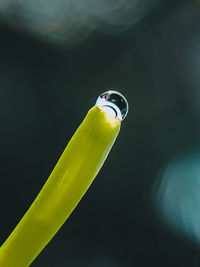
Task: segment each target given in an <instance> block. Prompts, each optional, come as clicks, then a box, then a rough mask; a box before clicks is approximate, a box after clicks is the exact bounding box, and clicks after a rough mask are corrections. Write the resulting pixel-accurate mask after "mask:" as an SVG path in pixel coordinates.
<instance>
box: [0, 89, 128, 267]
mask: <svg viewBox="0 0 200 267" xmlns="http://www.w3.org/2000/svg"><path fill="white" fill-rule="evenodd" d="M126 112H127V102H126V100H125V98H124V97H123V96H122V95H121V94H119V93H118V92H116V91H108V92H106V93H104V94H102V95H101V96H100V97H99V98H98V100H97V104H96V106H94V107H93V108H92V109H91V110H89V112H88V114H87V116H86V117H85V119H84V121H83V122H82V124H81V125H80V126H79V128H78V129H77V131H76V132H75V134H74V136H73V137H72V139H71V140H70V142H69V143H68V145H67V147H66V149H65V150H64V152H63V154H62V155H61V157H60V159H59V161H58V163H57V165H56V166H55V168H54V170H53V171H52V173H51V175H50V177H49V178H48V180H47V182H46V183H45V185H44V186H43V188H42V190H41V191H40V193H39V195H38V196H37V198H36V199H35V201H34V202H33V204H32V205H31V207H30V208H29V210H28V211H27V212H26V214H25V215H24V217H23V218H22V219H21V221H20V222H19V224H18V225H17V227H16V228H15V229H14V231H13V232H12V233H11V235H10V236H9V237H8V239H7V240H6V241H5V243H4V244H3V245H2V246H1V248H0V266H1V267H26V266H29V265H30V264H31V263H32V262H33V260H34V259H35V258H36V257H37V256H38V254H39V253H40V252H41V250H42V249H43V248H44V247H45V246H46V245H47V243H48V242H49V241H50V240H51V239H52V237H53V236H54V235H55V234H56V232H57V231H58V230H59V228H60V227H61V226H62V225H63V223H64V222H65V221H66V219H67V218H68V217H69V215H70V214H71V212H72V211H73V209H74V208H75V207H76V205H77V204H78V202H79V201H80V199H81V198H82V196H83V195H84V193H85V192H86V190H87V189H88V187H89V186H90V184H91V183H92V181H93V179H94V178H95V176H96V175H97V173H98V172H99V170H100V168H101V166H102V164H103V163H104V161H105V159H106V157H107V155H108V153H109V151H110V149H111V147H112V145H113V143H114V141H115V139H116V137H117V135H118V133H119V130H120V124H121V120H122V119H123V116H125V115H126V114H125V113H126Z"/></svg>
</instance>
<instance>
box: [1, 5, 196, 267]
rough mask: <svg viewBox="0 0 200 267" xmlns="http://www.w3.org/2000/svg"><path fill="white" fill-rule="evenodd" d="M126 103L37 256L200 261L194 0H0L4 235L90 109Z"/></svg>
mask: <svg viewBox="0 0 200 267" xmlns="http://www.w3.org/2000/svg"><path fill="white" fill-rule="evenodd" d="M108 89H117V90H119V91H120V92H122V93H123V94H124V95H125V96H126V97H127V99H128V102H129V106H130V111H129V114H128V116H127V118H126V119H125V121H124V122H123V123H122V128H121V132H120V135H119V137H118V139H117V142H116V144H115V146H114V147H113V149H112V151H111V154H110V155H109V158H108V159H107V161H106V163H105V165H104V166H103V168H102V170H101V172H100V173H99V174H98V176H97V178H96V179H95V181H94V183H93V184H92V186H91V187H90V189H89V190H88V192H87V194H86V195H85V196H84V198H83V199H82V200H81V202H80V204H79V205H78V207H77V208H76V209H75V211H74V212H73V213H72V215H71V216H70V218H69V219H68V221H67V222H66V223H65V225H64V226H63V227H62V229H61V230H60V231H59V232H58V234H57V235H56V236H55V237H54V239H53V240H52V241H51V242H50V244H49V245H48V246H47V247H46V248H45V249H44V251H43V252H42V253H41V254H40V256H39V257H38V258H37V259H36V260H35V261H34V263H33V264H32V266H35V267H37V266H38V267H44V266H49V267H62V266H70V267H129V266H133V267H146V266H149V267H150V266H152V267H157V266H158V267H160V266H163V267H169V266H170V267H197V266H200V251H199V242H200V124H199V121H200V104H199V102H200V1H199V0H190V1H189V0H188V1H187V0H185V1H184V0H179V1H178V0H163V1H161V0H160V1H159V0H157V1H156V0H140V1H139V0H138V1H136V0H123V1H122V0H117V1H113V0H110V1H105V0H102V1H97V0H96V1H91V0H84V1H83V0H82V1H80V0H79V1H72V0H66V1H64V0H59V1H47V0H40V1H27V0H26V1H23V0H21V1H19V0H18V1H14V0H13V1H12V0H2V1H0V116H1V120H0V147H1V153H0V160H1V168H0V172H1V175H0V176H1V194H0V203H1V220H0V229H1V235H0V241H1V243H3V242H4V240H5V239H6V238H7V236H8V235H9V234H10V232H11V231H12V229H13V228H14V227H15V226H16V224H17V223H18V221H19V220H20V218H21V217H22V216H23V214H24V213H25V211H26V210H27V209H28V207H29V206H30V204H31V203H32V201H33V200H34V198H35V197H36V195H37V194H38V192H39V191H40V189H41V187H42V186H43V184H44V183H45V181H46V179H47V177H48V176H49V174H50V173H51V171H52V169H53V167H54V165H55V164H56V162H57V160H58V158H59V156H60V154H61V153H62V151H63V149H64V148H65V146H66V144H67V142H68V141H69V139H70V138H71V136H72V135H73V133H74V131H75V130H76V128H77V127H78V126H79V124H80V123H81V121H82V119H83V118H84V117H85V115H86V113H87V111H88V109H89V108H90V107H92V106H93V105H94V104H95V101H96V98H97V97H98V96H99V94H101V93H102V92H103V91H105V90H108Z"/></svg>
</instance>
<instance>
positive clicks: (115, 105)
mask: <svg viewBox="0 0 200 267" xmlns="http://www.w3.org/2000/svg"><path fill="white" fill-rule="evenodd" d="M96 106H98V107H99V108H100V109H101V110H103V111H105V112H106V113H107V114H109V115H110V116H112V117H114V118H116V119H118V120H120V121H122V120H123V119H124V118H125V117H126V115H127V113H128V102H127V100H126V98H125V97H124V96H123V95H122V94H121V93H119V92H118V91H107V92H105V93H103V94H101V95H100V96H99V97H98V98H97V102H96Z"/></svg>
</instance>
